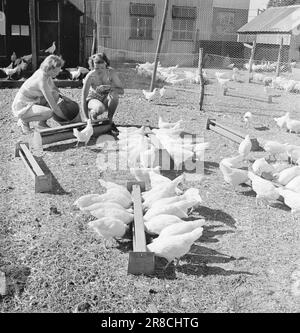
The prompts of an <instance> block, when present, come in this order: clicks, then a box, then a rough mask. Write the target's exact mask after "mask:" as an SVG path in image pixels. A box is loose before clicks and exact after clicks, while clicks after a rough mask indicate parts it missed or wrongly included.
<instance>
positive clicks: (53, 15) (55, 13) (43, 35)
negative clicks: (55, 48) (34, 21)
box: [38, 0, 60, 50]
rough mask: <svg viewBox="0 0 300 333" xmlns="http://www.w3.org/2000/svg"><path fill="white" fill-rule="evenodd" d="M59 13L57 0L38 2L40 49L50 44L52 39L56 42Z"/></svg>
mask: <svg viewBox="0 0 300 333" xmlns="http://www.w3.org/2000/svg"><path fill="white" fill-rule="evenodd" d="M59 15H60V13H59V5H58V2H57V1H53V0H43V1H39V2H38V19H39V47H40V49H41V50H42V49H46V48H48V47H49V46H51V44H52V42H53V41H56V42H58V40H59V38H58V36H59V31H58V30H59ZM57 45H58V43H57Z"/></svg>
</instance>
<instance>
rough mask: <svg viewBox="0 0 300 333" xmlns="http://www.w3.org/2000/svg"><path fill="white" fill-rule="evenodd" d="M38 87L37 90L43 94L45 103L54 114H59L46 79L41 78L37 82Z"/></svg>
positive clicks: (59, 111) (51, 88) (51, 89)
mask: <svg viewBox="0 0 300 333" xmlns="http://www.w3.org/2000/svg"><path fill="white" fill-rule="evenodd" d="M38 85H39V88H40V89H41V92H42V93H43V95H44V97H45V99H46V101H47V102H48V104H49V106H50V108H51V109H52V110H53V111H54V112H58V113H61V110H60V108H59V106H58V105H57V103H56V101H55V99H54V97H53V87H52V86H51V84H49V83H48V82H47V78H46V77H44V76H43V77H42V78H41V80H40V81H39V83H38Z"/></svg>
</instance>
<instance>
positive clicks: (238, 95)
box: [223, 87, 273, 104]
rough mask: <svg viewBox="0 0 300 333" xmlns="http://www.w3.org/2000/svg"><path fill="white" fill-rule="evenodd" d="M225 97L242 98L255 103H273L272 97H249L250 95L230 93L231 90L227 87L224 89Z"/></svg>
mask: <svg viewBox="0 0 300 333" xmlns="http://www.w3.org/2000/svg"><path fill="white" fill-rule="evenodd" d="M223 95H224V96H231V97H240V98H248V99H251V100H254V101H258V102H267V103H269V104H271V103H272V102H273V100H272V97H273V96H272V95H267V94H265V95H249V94H241V93H238V92H235V93H232V92H229V89H228V88H227V87H224V88H223Z"/></svg>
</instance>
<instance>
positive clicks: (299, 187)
mask: <svg viewBox="0 0 300 333" xmlns="http://www.w3.org/2000/svg"><path fill="white" fill-rule="evenodd" d="M285 188H286V189H288V190H291V191H294V192H297V193H299V194H300V176H297V177H295V178H293V179H292V180H291V181H290V182H289V183H288V184H287V185H286V186H285Z"/></svg>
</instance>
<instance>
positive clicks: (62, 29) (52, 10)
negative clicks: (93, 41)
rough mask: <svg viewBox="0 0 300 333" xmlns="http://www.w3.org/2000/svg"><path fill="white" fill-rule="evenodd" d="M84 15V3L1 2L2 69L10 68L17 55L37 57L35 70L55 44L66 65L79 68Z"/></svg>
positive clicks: (65, 0)
mask: <svg viewBox="0 0 300 333" xmlns="http://www.w3.org/2000/svg"><path fill="white" fill-rule="evenodd" d="M83 13H84V1H81V0H22V1H19V0H0V67H1V66H7V65H9V63H10V57H11V54H12V53H13V52H15V53H16V55H17V57H22V56H24V55H29V54H33V58H32V64H33V67H35V66H37V65H38V64H39V63H40V62H41V61H42V59H43V57H42V54H43V52H42V50H45V49H47V48H48V47H50V46H51V45H52V43H53V42H55V44H56V51H55V53H56V54H61V55H62V57H63V58H64V60H65V61H66V66H68V67H73V66H77V65H78V64H79V63H80V60H81V59H80V38H81V36H80V20H81V16H82V15H83Z"/></svg>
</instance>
